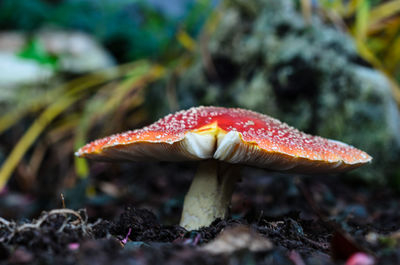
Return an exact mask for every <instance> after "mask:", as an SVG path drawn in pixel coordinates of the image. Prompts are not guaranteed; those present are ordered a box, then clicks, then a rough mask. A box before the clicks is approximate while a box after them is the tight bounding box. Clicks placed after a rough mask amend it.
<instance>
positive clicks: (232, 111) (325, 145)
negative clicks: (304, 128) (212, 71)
mask: <svg viewBox="0 0 400 265" xmlns="http://www.w3.org/2000/svg"><path fill="white" fill-rule="evenodd" d="M76 155H77V156H80V157H88V158H94V159H101V160H134V161H140V160H148V159H158V160H163V161H182V160H200V159H209V158H214V159H218V160H221V161H225V162H229V163H240V164H249V165H255V166H258V167H263V168H270V169H274V170H283V171H292V172H310V173H318V172H340V171H346V170H349V169H352V168H356V167H359V166H361V165H363V164H365V163H368V162H370V161H371V160H372V157H371V156H369V155H368V154H367V153H365V152H363V151H361V150H359V149H357V148H354V147H352V146H350V145H347V144H344V143H342V142H339V141H335V140H329V139H325V138H322V137H318V136H312V135H309V134H306V133H303V132H300V131H299V130H297V129H295V128H293V127H291V126H289V125H287V124H285V123H282V122H280V121H279V120H277V119H274V118H271V117H269V116H267V115H263V114H260V113H256V112H253V111H249V110H244V109H238V108H222V107H196V108H191V109H188V110H183V111H179V112H177V113H175V114H170V115H168V116H166V117H164V118H162V119H160V120H158V121H157V122H155V123H153V124H152V125H150V126H147V127H144V128H142V129H138V130H134V131H128V132H124V133H121V134H116V135H112V136H109V137H106V138H103V139H99V140H96V141H94V142H91V143H89V144H87V145H85V146H84V147H82V148H81V149H79V150H78V151H77V153H76Z"/></svg>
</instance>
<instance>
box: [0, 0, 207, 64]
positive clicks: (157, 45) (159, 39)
mask: <svg viewBox="0 0 400 265" xmlns="http://www.w3.org/2000/svg"><path fill="white" fill-rule="evenodd" d="M210 2H211V1H210V0H201V1H195V2H194V3H193V4H191V5H189V6H188V7H187V12H186V14H185V15H184V16H183V17H169V16H168V15H166V14H164V13H162V12H161V11H159V10H157V9H155V7H153V6H150V5H149V4H148V3H147V2H146V1H144V0H119V1H115V0H102V1H89V0H83V1H73V0H65V1H61V2H59V3H57V4H50V3H48V2H46V1H44V0H29V1H25V0H3V1H0V28H2V29H18V30H25V31H33V30H37V29H39V28H41V27H44V26H56V27H61V28H66V29H74V30H81V31H85V32H87V33H90V34H91V35H94V36H95V37H96V38H97V39H98V40H100V41H101V42H102V43H103V44H104V45H105V46H106V47H107V48H109V49H110V50H111V51H112V53H113V54H114V56H116V57H117V59H118V60H119V61H120V62H127V61H130V60H136V59H139V58H154V59H156V58H157V59H160V58H162V57H164V56H166V57H167V58H171V53H172V55H173V56H176V55H178V54H179V52H178V51H176V47H175V45H173V44H174V42H175V38H174V36H175V34H176V32H177V31H178V29H179V28H184V29H185V30H186V31H188V32H189V33H190V34H197V33H198V32H199V30H200V28H201V26H202V24H203V22H204V21H205V19H206V18H207V16H208V15H209V13H210V12H211V8H212V5H211V4H210Z"/></svg>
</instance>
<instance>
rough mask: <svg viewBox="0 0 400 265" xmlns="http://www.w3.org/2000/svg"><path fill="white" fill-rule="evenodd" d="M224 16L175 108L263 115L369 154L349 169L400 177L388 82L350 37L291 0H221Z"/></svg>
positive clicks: (399, 141) (373, 176)
mask: <svg viewBox="0 0 400 265" xmlns="http://www.w3.org/2000/svg"><path fill="white" fill-rule="evenodd" d="M221 14H222V17H221V20H220V22H219V24H218V26H217V29H216V31H215V32H214V33H213V34H212V36H210V39H209V41H208V42H206V44H204V43H200V42H199V45H203V47H201V49H199V56H198V59H197V61H196V62H195V63H194V65H193V66H192V67H190V68H189V69H188V70H187V72H186V73H185V74H184V75H183V77H182V78H181V79H180V80H179V82H178V84H177V88H176V89H177V95H178V98H179V101H178V102H180V103H181V105H180V106H179V107H180V108H187V107H190V106H193V105H200V104H204V105H222V106H232V107H242V108H248V109H252V110H255V111H259V112H262V113H266V114H269V115H271V116H273V117H276V118H278V119H281V120H283V121H285V122H287V123H288V124H290V125H292V126H294V127H297V128H299V129H300V130H303V131H306V132H308V133H311V134H317V135H321V136H323V137H328V138H333V139H337V140H341V141H344V142H346V143H350V144H352V145H354V146H356V147H358V148H361V149H363V150H365V151H367V152H368V153H370V154H371V155H372V156H373V157H374V160H373V163H372V164H371V165H369V166H366V167H364V168H363V169H360V170H357V171H355V172H354V173H352V174H356V175H361V176H362V177H363V178H364V179H369V180H378V181H382V182H384V180H385V179H387V178H390V177H393V176H395V175H396V174H398V175H400V164H399V163H398V161H399V158H400V152H399V151H400V135H399V133H398V132H399V131H400V115H399V110H398V108H397V106H396V103H395V102H394V100H393V98H392V94H391V87H390V84H389V82H388V80H387V79H386V78H385V77H384V76H383V75H382V74H381V73H380V72H378V71H376V70H374V69H372V68H371V67H370V66H369V64H368V63H367V62H365V61H364V60H363V59H362V58H360V56H359V55H358V54H357V51H356V48H355V46H354V44H353V41H352V39H351V37H350V36H348V35H346V34H345V33H343V32H340V31H338V30H337V29H335V28H334V26H332V25H328V24H326V23H324V22H322V20H321V19H320V18H319V17H317V16H314V17H313V18H312V21H311V23H310V24H307V23H306V22H305V20H304V19H303V17H302V15H301V13H300V12H299V11H298V10H296V7H295V4H294V2H293V1H291V0H283V1H274V0H257V1H244V0H234V1H226V2H225V5H224V10H223V11H222V12H221ZM200 50H201V51H200ZM153 94H154V92H153ZM159 116H161V114H160V115H159Z"/></svg>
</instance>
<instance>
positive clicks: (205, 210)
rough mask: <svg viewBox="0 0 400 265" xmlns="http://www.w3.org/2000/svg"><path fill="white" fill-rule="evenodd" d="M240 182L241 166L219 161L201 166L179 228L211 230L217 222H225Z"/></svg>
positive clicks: (185, 203)
mask: <svg viewBox="0 0 400 265" xmlns="http://www.w3.org/2000/svg"><path fill="white" fill-rule="evenodd" d="M238 179H239V168H238V166H234V165H230V164H226V163H222V162H218V161H217V160H208V161H202V162H200V165H199V168H198V170H197V173H196V175H195V176H194V179H193V181H192V184H191V186H190V188H189V191H188V193H187V194H186V196H185V201H184V204H183V211H182V217H181V222H180V225H181V226H183V227H184V228H185V229H187V230H196V229H199V228H200V227H203V226H209V225H210V224H211V223H212V222H213V221H214V220H215V219H217V218H221V219H223V218H225V217H226V216H227V214H228V209H229V206H230V203H231V197H232V193H233V190H234V188H235V183H236V182H237V180H238Z"/></svg>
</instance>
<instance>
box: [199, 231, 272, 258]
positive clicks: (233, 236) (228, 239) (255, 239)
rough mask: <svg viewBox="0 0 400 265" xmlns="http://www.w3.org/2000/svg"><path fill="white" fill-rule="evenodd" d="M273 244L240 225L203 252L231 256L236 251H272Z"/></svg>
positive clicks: (219, 237)
mask: <svg viewBox="0 0 400 265" xmlns="http://www.w3.org/2000/svg"><path fill="white" fill-rule="evenodd" d="M272 247H273V244H272V243H271V241H270V240H268V239H267V238H265V237H263V236H261V235H260V234H259V233H258V232H256V231H254V230H253V229H251V228H250V227H248V226H244V225H238V226H235V227H232V228H227V229H225V230H224V231H222V232H221V234H219V235H218V236H217V238H215V239H214V240H213V241H211V242H210V243H208V244H206V245H204V246H203V247H202V250H204V251H207V252H209V253H212V254H231V253H233V252H235V251H239V250H242V249H248V250H250V251H253V252H259V251H266V250H270V249H271V248H272Z"/></svg>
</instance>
